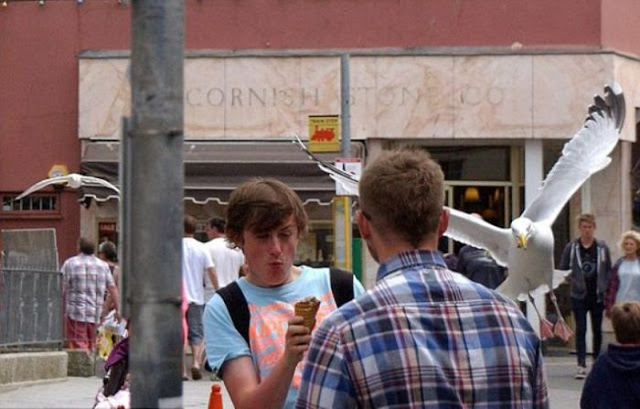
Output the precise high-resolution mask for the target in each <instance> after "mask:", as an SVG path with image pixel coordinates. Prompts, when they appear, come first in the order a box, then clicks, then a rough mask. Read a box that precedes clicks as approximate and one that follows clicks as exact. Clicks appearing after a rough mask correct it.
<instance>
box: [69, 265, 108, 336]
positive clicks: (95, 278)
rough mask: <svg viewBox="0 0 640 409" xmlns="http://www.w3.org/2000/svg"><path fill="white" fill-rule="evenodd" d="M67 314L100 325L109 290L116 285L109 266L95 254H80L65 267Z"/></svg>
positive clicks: (75, 318)
mask: <svg viewBox="0 0 640 409" xmlns="http://www.w3.org/2000/svg"><path fill="white" fill-rule="evenodd" d="M62 277H63V278H62V282H63V286H64V294H65V311H66V315H67V316H68V317H69V318H71V319H72V320H75V321H82V322H92V323H96V324H97V323H99V321H100V310H101V308H102V304H103V303H104V296H105V293H106V292H107V287H109V286H112V285H114V281H113V277H112V276H111V270H109V265H108V264H107V263H105V262H104V261H102V260H100V259H99V258H98V257H96V256H93V255H86V254H78V255H77V256H74V257H71V258H70V259H68V260H67V261H65V262H64V264H63V265H62Z"/></svg>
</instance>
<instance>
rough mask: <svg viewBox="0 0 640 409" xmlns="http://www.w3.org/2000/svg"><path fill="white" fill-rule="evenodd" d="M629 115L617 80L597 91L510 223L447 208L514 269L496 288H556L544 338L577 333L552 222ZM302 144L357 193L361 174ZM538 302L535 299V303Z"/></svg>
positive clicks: (471, 237)
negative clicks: (567, 308)
mask: <svg viewBox="0 0 640 409" xmlns="http://www.w3.org/2000/svg"><path fill="white" fill-rule="evenodd" d="M624 116H625V100H624V95H623V94H622V89H621V88H620V86H619V85H618V84H613V85H612V86H610V87H609V86H606V87H605V96H604V98H602V97H600V96H595V98H594V104H593V105H591V106H590V107H589V109H588V115H587V118H586V120H585V122H584V125H583V126H582V128H581V129H580V130H579V131H578V132H577V133H576V134H575V135H574V136H573V138H572V139H571V140H569V141H568V142H567V143H566V144H565V146H564V148H563V150H562V156H561V157H560V159H558V161H557V162H556V163H555V165H554V166H553V168H552V169H551V171H550V172H549V174H548V175H547V177H546V179H545V180H544V182H543V183H542V185H541V187H540V189H539V191H538V194H537V196H536V198H535V199H534V200H533V202H532V203H531V204H530V205H529V206H527V208H526V209H525V210H524V212H523V213H522V214H521V215H520V217H518V218H516V219H515V220H513V221H512V222H511V226H510V227H509V228H499V227H496V226H493V225H492V224H490V223H487V222H485V221H483V220H480V219H477V218H475V217H472V216H471V215H469V214H466V213H464V212H461V211H458V210H455V209H451V208H448V210H449V213H450V218H449V227H448V229H447V231H446V232H445V235H447V236H449V237H451V238H452V239H454V240H456V241H459V242H462V243H465V244H469V245H472V246H474V247H479V248H484V249H486V250H488V251H489V252H490V253H491V255H492V257H493V258H494V259H495V260H496V262H497V263H498V264H500V265H503V266H506V267H507V268H508V270H509V276H508V277H507V279H506V280H505V281H504V282H503V283H502V284H501V285H500V286H499V287H498V288H497V290H498V291H499V292H501V293H503V294H505V295H507V296H508V297H510V298H512V299H517V300H525V299H526V298H527V297H530V298H531V297H532V295H538V294H544V293H547V292H551V295H550V298H551V301H552V302H553V305H554V307H555V309H556V312H557V314H558V321H557V323H556V325H555V331H554V330H553V325H552V324H551V323H549V321H547V320H546V319H543V318H542V317H541V316H540V313H539V312H538V310H537V307H536V312H537V313H538V316H540V323H541V324H540V325H541V328H540V335H541V337H542V338H543V339H545V338H548V337H550V336H552V335H553V334H554V332H555V335H556V336H558V337H560V338H562V339H563V340H565V341H566V340H567V339H568V338H569V337H570V336H571V335H572V332H571V330H570V329H569V328H568V326H567V325H566V323H565V322H564V319H563V318H562V314H561V313H560V309H559V308H558V304H557V301H556V298H555V295H554V294H553V289H554V288H556V287H557V286H558V285H560V283H562V281H564V277H565V276H566V275H568V274H569V271H560V270H555V269H554V263H553V242H554V238H553V232H552V230H551V225H552V224H553V222H554V221H555V219H556V217H557V216H558V214H559V213H560V211H561V210H562V208H563V207H564V205H565V204H566V203H567V202H568V201H569V199H570V198H571V196H572V195H573V194H574V193H575V192H576V191H577V190H578V189H579V188H580V186H582V184H583V183H584V182H585V181H586V180H587V179H588V178H589V177H590V176H591V175H592V174H594V173H596V172H598V171H600V170H602V169H604V168H605V167H607V165H609V163H610V162H611V158H610V157H609V154H610V153H611V151H613V149H614V148H615V146H616V144H617V142H618V134H619V133H620V130H621V129H622V125H623V122H624ZM297 143H298V144H299V145H301V147H302V148H303V149H304V150H305V152H306V153H307V155H308V156H309V157H310V158H312V159H313V160H315V161H316V162H317V163H318V166H320V168H321V169H322V170H324V171H325V172H327V173H329V174H330V176H331V177H332V178H333V179H336V180H338V181H339V183H341V184H342V185H343V186H344V187H345V188H347V190H348V191H349V192H350V193H351V194H353V195H357V194H358V190H357V184H358V179H357V178H356V177H354V176H353V175H351V174H348V173H346V172H343V171H340V170H339V169H336V168H335V167H334V166H333V165H331V164H329V163H327V162H322V161H320V160H319V159H318V158H317V157H315V156H314V155H313V154H312V153H311V152H309V151H308V150H307V149H306V147H305V146H304V144H303V143H302V142H301V141H300V139H299V138H297ZM533 305H534V307H535V304H533Z"/></svg>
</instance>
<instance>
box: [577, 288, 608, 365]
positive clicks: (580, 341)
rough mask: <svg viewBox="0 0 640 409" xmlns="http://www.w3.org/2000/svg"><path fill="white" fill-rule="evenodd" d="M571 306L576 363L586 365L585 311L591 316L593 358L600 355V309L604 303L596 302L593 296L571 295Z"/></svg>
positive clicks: (602, 308) (601, 309)
mask: <svg viewBox="0 0 640 409" xmlns="http://www.w3.org/2000/svg"><path fill="white" fill-rule="evenodd" d="M571 308H572V309H573V316H574V317H575V319H576V353H577V355H578V365H580V366H587V365H586V357H587V346H586V342H585V338H586V334H587V312H589V313H590V314H589V315H590V316H591V332H592V333H593V359H596V358H597V357H598V355H600V347H601V346H602V311H603V310H604V304H603V303H602V302H598V301H596V300H595V299H593V297H586V298H585V299H582V300H580V299H578V298H573V297H571Z"/></svg>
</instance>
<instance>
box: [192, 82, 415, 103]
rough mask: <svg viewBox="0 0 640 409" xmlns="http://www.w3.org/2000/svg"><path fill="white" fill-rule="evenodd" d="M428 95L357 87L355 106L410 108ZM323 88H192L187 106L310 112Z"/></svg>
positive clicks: (409, 89) (408, 89)
mask: <svg viewBox="0 0 640 409" xmlns="http://www.w3.org/2000/svg"><path fill="white" fill-rule="evenodd" d="M424 94H425V92H424V91H423V90H422V89H420V88H417V87H382V88H376V87H353V88H351V95H350V96H351V98H350V104H351V105H352V106H360V105H363V106H375V105H382V106H399V107H402V106H407V105H416V104H418V103H420V102H421V100H422V98H423V97H424ZM322 100H323V98H322V90H321V89H320V88H293V87H291V88H251V87H250V88H240V87H233V88H228V89H224V88H220V87H212V88H201V87H193V88H189V89H188V90H187V91H186V92H185V102H186V103H187V104H188V105H189V106H192V107H206V106H209V107H222V106H226V107H229V108H277V107H287V108H309V107H315V106H319V105H320V103H321V101H322Z"/></svg>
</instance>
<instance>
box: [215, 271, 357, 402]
mask: <svg viewBox="0 0 640 409" xmlns="http://www.w3.org/2000/svg"><path fill="white" fill-rule="evenodd" d="M301 268H302V271H301V272H300V275H299V276H298V278H297V279H295V280H294V281H292V282H290V283H287V284H285V285H282V286H280V287H275V288H263V287H258V286H256V285H253V284H251V283H249V282H248V281H247V280H246V279H245V278H244V277H243V278H240V279H238V280H237V282H238V285H239V286H240V289H241V290H242V292H243V294H244V296H245V298H246V300H247V305H248V306H249V315H250V320H249V340H250V342H251V348H249V346H248V345H247V343H246V341H245V340H244V338H243V337H242V335H240V333H239V332H238V331H237V330H236V328H235V326H234V325H233V321H232V320H231V315H230V314H229V311H228V310H227V307H226V305H225V303H224V301H223V300H222V298H221V297H220V296H219V295H218V294H216V295H214V296H213V297H212V298H211V300H209V302H208V303H207V305H206V307H205V312H204V317H203V321H204V336H205V344H206V350H207V359H208V361H209V365H211V368H213V370H214V371H215V372H219V370H220V369H221V368H222V366H223V365H224V363H225V362H227V361H229V360H231V359H234V358H237V357H239V356H245V355H246V356H251V357H252V358H253V362H254V364H255V365H256V366H257V368H258V373H259V377H260V379H263V378H264V377H266V376H267V375H268V374H269V373H270V372H271V370H272V369H273V367H274V366H275V364H276V362H277V361H278V359H280V357H281V356H282V355H283V353H284V340H285V335H286V332H287V321H288V320H289V318H291V317H293V315H294V310H293V305H294V303H295V302H296V301H298V300H301V299H303V298H305V297H310V296H315V297H316V298H317V299H319V300H320V301H321V303H320V308H319V310H318V314H317V315H316V320H317V323H318V324H319V323H320V322H322V320H323V319H324V318H325V317H326V316H327V315H329V314H330V313H331V312H333V311H334V310H335V309H336V308H337V306H336V303H335V300H334V299H333V294H332V292H331V282H330V277H329V269H328V268H311V267H307V266H301ZM362 293H364V288H363V287H362V285H361V284H360V282H359V281H358V280H357V279H355V277H354V280H353V294H354V298H355V297H357V296H359V295H360V294H362ZM318 324H316V325H318ZM302 364H303V363H302V362H300V363H299V364H298V367H297V368H296V371H295V373H294V376H293V380H292V382H291V387H290V388H289V393H288V395H287V399H286V402H285V408H289V407H293V405H294V404H295V399H296V396H297V394H298V389H299V387H300V381H301V379H302Z"/></svg>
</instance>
